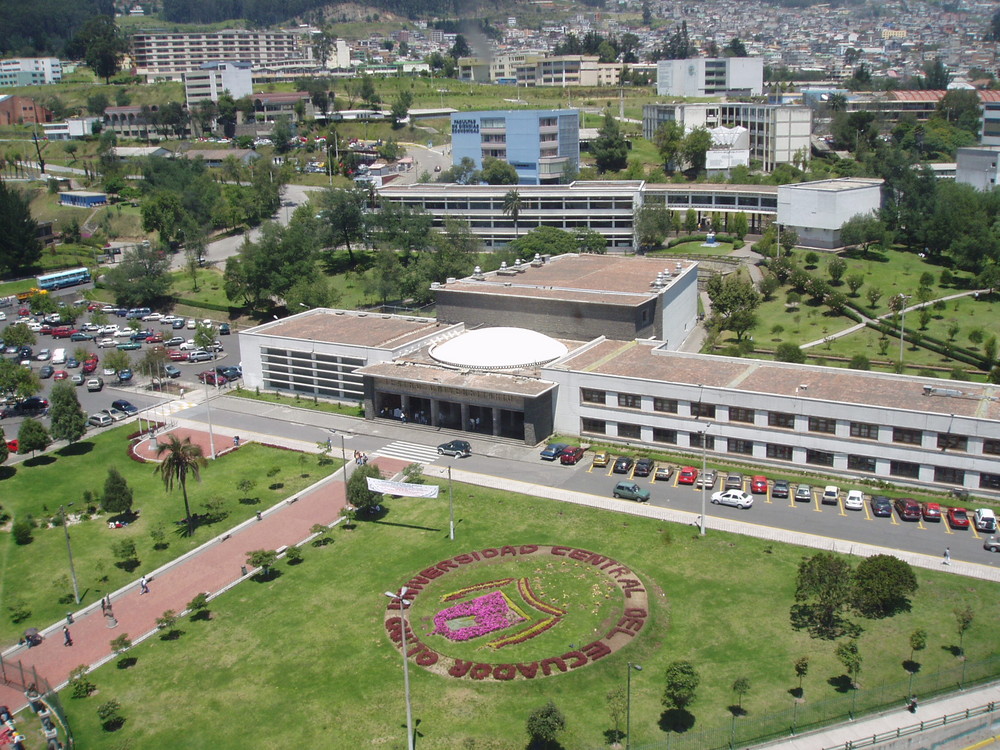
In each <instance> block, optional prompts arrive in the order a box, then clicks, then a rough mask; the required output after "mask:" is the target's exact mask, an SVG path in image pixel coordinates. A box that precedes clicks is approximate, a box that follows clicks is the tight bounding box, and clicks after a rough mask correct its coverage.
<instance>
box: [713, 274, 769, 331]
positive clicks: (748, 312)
mask: <svg viewBox="0 0 1000 750" xmlns="http://www.w3.org/2000/svg"><path fill="white" fill-rule="evenodd" d="M707 291H708V297H709V299H710V300H711V301H712V315H713V317H714V318H715V320H716V321H717V323H718V326H719V328H720V329H721V330H726V329H729V330H732V331H734V332H735V333H736V339H737V341H739V340H741V339H742V338H743V333H745V331H746V330H747V328H749V327H750V326H748V325H747V323H748V316H749V317H752V316H753V313H754V311H756V309H757V308H758V307H759V306H760V302H761V295H760V293H759V292H758V291H757V289H756V288H755V287H754V285H753V282H752V281H750V280H749V279H745V278H743V277H742V276H740V275H739V274H730V275H729V276H726V277H723V276H722V275H721V274H716V275H714V276H712V277H711V278H710V279H709V280H708V284H707ZM749 322H750V325H752V324H753V323H752V321H749Z"/></svg>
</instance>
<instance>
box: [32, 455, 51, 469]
mask: <svg viewBox="0 0 1000 750" xmlns="http://www.w3.org/2000/svg"><path fill="white" fill-rule="evenodd" d="M55 462H56V457H55V456H53V455H46V456H34V457H32V458H29V459H28V460H27V461H25V462H24V465H25V466H27V467H29V468H30V467H34V466H49V465H51V464H54V463H55Z"/></svg>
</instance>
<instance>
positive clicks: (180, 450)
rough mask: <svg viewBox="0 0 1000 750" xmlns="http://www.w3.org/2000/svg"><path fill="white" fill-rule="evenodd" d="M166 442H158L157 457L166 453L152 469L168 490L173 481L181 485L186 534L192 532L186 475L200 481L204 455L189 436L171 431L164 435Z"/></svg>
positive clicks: (171, 486)
mask: <svg viewBox="0 0 1000 750" xmlns="http://www.w3.org/2000/svg"><path fill="white" fill-rule="evenodd" d="M166 440H167V442H165V443H160V446H159V447H158V448H157V449H156V457H157V458H159V457H160V456H162V455H163V454H164V453H166V454H167V456H166V458H164V459H163V460H162V461H161V462H160V464H159V466H157V467H156V468H155V469H154V470H153V471H154V472H155V473H157V474H159V475H160V478H161V479H163V486H164V487H166V488H167V491H168V492H170V491H171V490H173V488H174V482H177V483H179V484H180V486H181V492H182V493H184V513H185V516H186V520H187V525H188V536H190V535H191V534H193V533H194V528H193V526H192V523H191V508H190V506H189V505H188V493H187V477H188V474H189V473H190V474H191V475H192V476H193V477H194V478H195V479H197V480H198V481H201V467H202V466H204V465H205V456H204V454H203V453H202V452H201V446H200V445H196V444H195V443H192V442H191V438H190V437H186V438H184V439H183V440H181V439H180V438H178V437H177V436H176V435H174V434H173V433H171V434H169V435H167V436H166Z"/></svg>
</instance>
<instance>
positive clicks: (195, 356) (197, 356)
mask: <svg viewBox="0 0 1000 750" xmlns="http://www.w3.org/2000/svg"><path fill="white" fill-rule="evenodd" d="M213 359H215V357H213V356H212V355H211V354H210V353H209V352H206V351H205V350H204V349H198V350H197V351H193V352H191V353H190V354H188V358H187V361H188V362H211V361H212V360H213Z"/></svg>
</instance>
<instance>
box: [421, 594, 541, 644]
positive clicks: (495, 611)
mask: <svg viewBox="0 0 1000 750" xmlns="http://www.w3.org/2000/svg"><path fill="white" fill-rule="evenodd" d="M469 617H471V618H473V621H474V623H475V624H473V625H464V626H462V627H458V628H455V629H452V628H451V625H450V624H449V623H450V622H451V621H452V620H458V619H461V618H469ZM523 619H524V618H522V617H520V616H519V615H517V614H516V613H515V612H514V611H513V610H511V608H510V606H509V605H508V604H507V597H505V596H504V595H503V593H502V592H500V591H493V592H490V593H489V594H483V595H482V596H477V597H476V598H475V599H471V600H470V601H467V602H461V603H460V604H456V605H455V606H453V607H448V608H447V609H442V610H441V611H440V612H438V613H437V614H436V615H434V631H433V632H434V633H436V634H438V635H443V636H444V637H445V638H447V639H448V640H451V641H468V640H471V639H472V638H478V637H479V636H481V635H486V634H487V633H492V632H493V631H494V630H500V629H501V628H506V627H508V626H509V625H511V624H512V623H515V622H521V621H522V620H523Z"/></svg>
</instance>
